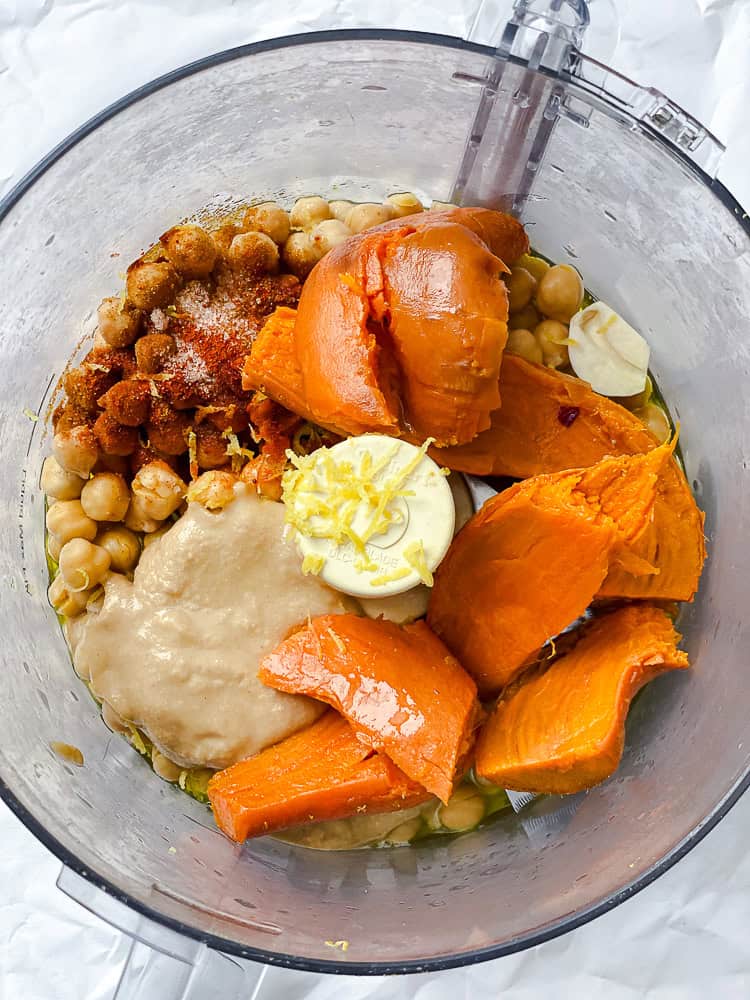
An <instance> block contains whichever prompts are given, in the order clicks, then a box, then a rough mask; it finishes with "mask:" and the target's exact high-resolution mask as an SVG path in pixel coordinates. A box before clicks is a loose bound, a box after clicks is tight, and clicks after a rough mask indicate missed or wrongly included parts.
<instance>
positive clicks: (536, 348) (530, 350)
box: [505, 330, 544, 365]
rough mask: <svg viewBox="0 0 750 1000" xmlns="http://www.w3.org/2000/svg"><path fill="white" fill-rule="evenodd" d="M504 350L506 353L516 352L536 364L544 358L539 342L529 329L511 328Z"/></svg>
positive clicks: (520, 356)
mask: <svg viewBox="0 0 750 1000" xmlns="http://www.w3.org/2000/svg"><path fill="white" fill-rule="evenodd" d="M505 350H506V351H507V352H508V354H517V355H518V357H519V358H524V359H525V360H526V361H533V362H534V363H535V364H537V365H540V364H541V363H542V361H543V360H544V355H543V353H542V347H541V344H540V343H539V341H538V340H537V339H536V337H535V336H534V334H533V333H532V332H531V330H511V331H510V332H509V333H508V343H507V344H506V345H505Z"/></svg>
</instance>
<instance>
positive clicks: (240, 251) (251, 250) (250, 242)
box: [227, 233, 279, 274]
mask: <svg viewBox="0 0 750 1000" xmlns="http://www.w3.org/2000/svg"><path fill="white" fill-rule="evenodd" d="M227 259H228V260H229V263H230V264H231V266H232V267H234V268H237V269H239V268H245V269H246V270H248V271H253V272H254V273H256V274H273V273H274V272H275V271H278V269H279V248H278V247H277V246H276V244H275V243H274V241H273V240H272V239H271V237H270V236H266V234H265V233H240V234H239V235H237V236H235V238H234V239H233V240H232V242H231V243H230V244H229V250H228V252H227Z"/></svg>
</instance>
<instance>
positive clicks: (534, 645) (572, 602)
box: [427, 446, 671, 695]
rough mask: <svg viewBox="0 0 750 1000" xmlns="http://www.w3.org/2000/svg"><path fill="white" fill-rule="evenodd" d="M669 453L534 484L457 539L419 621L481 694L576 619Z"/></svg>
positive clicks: (507, 495) (639, 524)
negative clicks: (425, 622) (424, 615)
mask: <svg viewBox="0 0 750 1000" xmlns="http://www.w3.org/2000/svg"><path fill="white" fill-rule="evenodd" d="M670 453H671V448H670V447H669V446H662V447H661V448H657V449H655V450H654V451H652V452H649V453H648V454H646V455H628V456H623V457H621V458H615V459H607V460H605V461H604V462H601V463H598V464H597V465H595V466H593V467H591V468H590V469H579V470H576V471H573V472H560V473H555V474H554V475H548V476H535V477H534V478H532V479H527V480H525V481H524V482H522V483H518V484H516V485H515V486H513V487H511V488H510V489H508V490H505V492H503V493H500V494H498V496H496V497H494V498H493V499H492V500H489V501H488V502H487V503H486V504H485V505H484V506H483V507H482V508H481V510H480V511H479V513H478V514H476V515H475V516H474V517H473V518H472V519H471V521H469V523H468V524H467V525H466V527H465V528H463V530H462V531H461V532H459V534H458V535H457V536H456V538H455V539H454V541H453V543H452V545H451V547H450V549H449V550H448V555H447V556H446V557H445V559H444V560H443V562H442V563H441V565H440V567H439V569H438V571H437V574H436V577H435V586H434V588H433V591H432V597H431V599H430V607H429V611H428V616H427V620H428V622H429V624H430V626H431V627H432V628H433V629H434V631H435V632H436V633H437V634H438V635H439V636H440V637H441V638H442V639H443V641H444V642H445V644H446V645H447V646H448V648H449V649H450V650H451V651H452V652H453V654H454V655H455V656H456V657H458V659H459V660H460V662H461V663H462V664H463V666H464V668H465V669H466V670H467V671H468V672H469V673H470V674H471V675H472V677H473V678H474V680H475V681H476V682H477V685H478V687H479V690H480V692H481V693H482V694H487V695H490V694H496V693H497V692H498V691H500V690H501V689H502V688H504V687H505V685H506V684H508V683H510V681H512V680H513V679H514V678H515V677H516V676H517V674H518V673H519V672H520V671H521V670H522V669H523V667H524V665H525V664H526V663H527V662H528V660H529V658H530V657H532V656H533V655H534V654H535V653H536V652H537V651H538V650H539V649H540V648H541V647H542V646H543V645H544V643H545V642H546V641H547V640H548V639H549V638H551V637H554V636H555V635H557V634H558V633H560V632H561V631H562V630H563V629H565V628H567V626H568V625H570V624H571V623H572V622H573V621H575V620H576V618H578V617H579V616H580V615H582V614H583V612H584V611H585V610H586V608H587V607H588V605H589V604H590V602H591V600H592V598H593V597H594V595H595V594H596V592H597V591H598V590H599V588H600V587H601V584H602V581H603V580H604V578H605V576H606V575H607V571H608V569H609V566H610V565H611V564H612V562H614V561H616V560H626V559H627V558H628V552H629V548H630V546H631V545H632V544H633V541H634V539H636V538H637V537H638V535H639V534H640V533H641V532H642V531H643V530H644V529H645V527H646V525H647V524H648V521H649V519H650V517H651V512H652V509H653V500H654V493H655V488H656V482H657V476H658V473H659V471H660V469H661V467H662V465H663V464H664V462H665V461H666V460H667V459H668V458H669V455H670ZM634 568H636V566H634ZM637 568H638V569H639V570H640V571H641V572H650V570H651V567H649V566H648V565H647V564H644V565H642V566H637Z"/></svg>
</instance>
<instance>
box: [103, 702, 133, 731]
mask: <svg viewBox="0 0 750 1000" xmlns="http://www.w3.org/2000/svg"><path fill="white" fill-rule="evenodd" d="M102 719H103V720H104V725H105V726H107V727H108V728H109V729H111V730H112V732H113V733H122V734H123V735H124V736H129V735H130V726H129V725H128V724H127V722H126V721H125V720H124V719H123V717H122V716H121V715H119V714H118V713H117V712H116V711H115V710H114V708H112V706H111V705H110V704H109V702H107V701H103V702H102Z"/></svg>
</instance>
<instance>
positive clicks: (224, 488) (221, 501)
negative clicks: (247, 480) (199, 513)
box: [187, 469, 239, 510]
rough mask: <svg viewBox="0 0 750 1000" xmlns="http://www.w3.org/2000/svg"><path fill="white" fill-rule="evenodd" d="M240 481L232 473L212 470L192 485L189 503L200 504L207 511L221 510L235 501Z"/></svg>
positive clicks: (189, 492)
mask: <svg viewBox="0 0 750 1000" xmlns="http://www.w3.org/2000/svg"><path fill="white" fill-rule="evenodd" d="M238 481H239V480H238V478H237V476H235V475H234V474H233V473H231V472H222V471H220V470H218V469H211V470H210V471H209V472H204V473H202V475H200V476H198V478H197V479H196V480H195V482H193V483H191V484H190V486H189V488H188V491H187V498H188V502H190V503H199V504H200V505H201V507H205V508H206V510H221V509H222V508H224V507H226V506H227V505H228V504H230V503H231V502H232V501H233V500H234V498H235V493H234V487H235V485H236V483H237V482H238Z"/></svg>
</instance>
